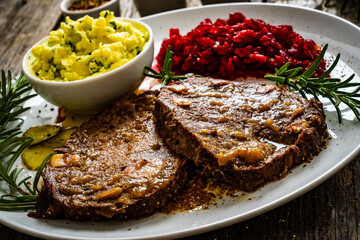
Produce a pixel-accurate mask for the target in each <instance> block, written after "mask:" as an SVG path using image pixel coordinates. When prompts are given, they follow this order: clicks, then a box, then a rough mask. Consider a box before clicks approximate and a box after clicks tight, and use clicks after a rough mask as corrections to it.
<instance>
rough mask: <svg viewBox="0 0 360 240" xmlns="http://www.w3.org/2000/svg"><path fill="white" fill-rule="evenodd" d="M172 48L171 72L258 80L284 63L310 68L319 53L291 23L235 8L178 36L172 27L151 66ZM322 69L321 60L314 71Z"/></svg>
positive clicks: (160, 63) (317, 47) (322, 70)
mask: <svg viewBox="0 0 360 240" xmlns="http://www.w3.org/2000/svg"><path fill="white" fill-rule="evenodd" d="M169 45H170V47H171V50H172V51H173V65H172V71H174V72H175V73H176V74H186V73H196V74H200V75H202V76H211V77H214V78H222V79H236V78H241V77H242V78H246V77H248V76H252V77H257V78H261V77H263V76H264V75H265V74H267V73H273V72H274V71H275V68H280V67H281V66H282V65H284V64H285V63H287V62H291V67H302V68H304V69H306V68H307V67H309V66H310V65H311V64H312V62H313V61H314V60H315V58H316V57H317V56H318V55H319V53H320V52H321V47H320V46H318V45H316V43H315V42H314V41H313V40H310V39H304V38H303V37H302V36H300V35H299V34H298V33H296V32H294V30H293V27H292V26H290V25H279V26H273V25H270V24H267V23H265V22H264V21H263V20H259V19H252V18H250V19H246V17H245V16H244V15H243V14H242V13H240V12H236V13H233V14H230V15H229V19H227V20H224V19H217V20H216V21H215V22H214V23H213V22H212V21H211V20H210V19H205V20H204V21H202V22H201V23H200V24H199V25H198V26H197V27H196V28H195V29H193V30H191V31H190V32H189V33H187V34H186V35H184V36H182V35H181V34H180V32H179V29H170V37H169V38H166V39H164V40H163V42H162V45H161V48H160V51H159V54H158V55H157V56H156V58H155V60H156V61H155V62H156V63H155V64H156V65H155V66H154V67H155V68H160V69H161V66H162V65H163V63H164V58H165V54H166V50H167V47H168V46H169ZM323 72H325V62H324V61H322V62H321V63H320V65H319V68H318V70H317V75H319V74H322V73H323Z"/></svg>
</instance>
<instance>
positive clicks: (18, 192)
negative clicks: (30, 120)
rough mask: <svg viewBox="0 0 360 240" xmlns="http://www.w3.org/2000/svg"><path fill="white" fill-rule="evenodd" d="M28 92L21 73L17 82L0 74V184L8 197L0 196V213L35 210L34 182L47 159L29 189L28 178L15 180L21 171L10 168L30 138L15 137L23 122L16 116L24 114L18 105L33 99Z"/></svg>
mask: <svg viewBox="0 0 360 240" xmlns="http://www.w3.org/2000/svg"><path fill="white" fill-rule="evenodd" d="M30 90H31V86H30V83H29V82H28V80H27V79H26V77H25V76H24V74H21V75H20V76H19V77H18V78H17V79H13V78H12V77H11V72H10V71H8V74H7V76H6V73H5V71H3V70H2V71H1V87H0V112H1V115H0V181H4V182H6V183H7V184H8V185H9V187H10V189H9V194H6V195H2V196H1V197H0V210H6V211H17V210H31V209H34V208H35V203H36V202H35V200H36V196H37V194H38V193H39V189H38V182H39V179H40V174H41V172H42V170H43V168H44V166H45V164H46V162H47V161H48V160H49V159H50V156H51V155H49V156H48V157H46V158H45V160H44V161H43V162H42V164H41V166H40V167H39V168H38V170H37V172H36V175H35V177H34V180H33V183H32V187H31V185H30V183H29V180H30V178H31V177H30V176H28V177H24V178H23V179H21V180H20V179H19V176H20V174H21V172H22V170H23V169H22V168H21V169H19V168H17V167H14V164H15V161H16V160H17V159H18V157H19V156H20V154H21V153H22V152H23V150H24V149H25V148H26V147H27V146H29V145H30V143H31V142H32V141H33V139H32V138H30V137H23V136H19V135H20V134H21V131H20V125H21V124H22V122H23V120H22V119H21V118H19V114H21V113H23V112H25V111H27V110H28V109H29V108H28V107H27V108H24V107H23V106H22V104H23V103H24V102H25V101H27V100H28V99H31V98H32V97H34V96H36V94H28V93H29V92H30ZM17 122H18V123H19V124H17V126H15V127H14V128H11V127H9V124H10V123H14V124H15V123H17Z"/></svg>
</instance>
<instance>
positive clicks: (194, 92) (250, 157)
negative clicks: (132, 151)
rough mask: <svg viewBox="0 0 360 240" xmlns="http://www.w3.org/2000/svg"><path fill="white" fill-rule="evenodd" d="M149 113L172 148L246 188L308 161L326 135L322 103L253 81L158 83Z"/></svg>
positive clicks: (262, 182) (207, 79)
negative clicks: (161, 84)
mask: <svg viewBox="0 0 360 240" xmlns="http://www.w3.org/2000/svg"><path fill="white" fill-rule="evenodd" d="M154 115H155V117H156V122H157V128H158V130H159V134H160V135H161V136H162V137H163V138H164V139H165V141H166V143H167V144H168V145H169V147H170V148H171V149H173V150H174V151H175V152H176V153H178V154H180V155H181V156H184V157H186V158H188V159H190V160H192V162H193V163H194V164H195V166H197V167H200V168H202V169H204V170H205V172H207V173H208V174H222V175H223V177H224V178H225V179H226V180H227V181H229V182H231V183H232V184H235V185H237V186H238V187H239V188H240V189H242V190H245V191H254V190H256V189H257V188H259V187H261V186H262V185H263V184H265V183H266V182H269V181H273V180H276V179H279V178H282V177H283V176H285V174H286V173H287V172H288V170H289V168H291V167H292V166H293V165H296V164H299V163H300V162H303V161H308V160H311V159H312V158H313V156H314V155H317V154H318V153H319V152H320V151H321V149H322V148H323V146H324V144H325V142H326V137H327V130H326V123H325V115H324V112H323V108H322V104H321V103H319V102H317V101H315V100H310V101H308V100H306V99H304V98H302V97H300V96H298V95H296V94H294V93H291V92H289V91H287V90H285V89H283V88H281V87H277V86H273V85H266V84H260V83H240V82H234V81H225V80H216V79H210V78H193V79H188V80H183V81H179V82H178V83H176V84H171V85H168V86H166V87H164V88H162V89H161V91H160V94H159V95H158V97H157V100H156V104H155V111H154Z"/></svg>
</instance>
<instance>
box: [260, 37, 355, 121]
mask: <svg viewBox="0 0 360 240" xmlns="http://www.w3.org/2000/svg"><path fill="white" fill-rule="evenodd" d="M327 47H328V45H327V44H326V45H325V46H324V48H323V49H322V51H321V53H320V54H319V56H318V57H317V58H316V59H315V61H314V63H313V64H312V65H311V66H310V67H309V68H308V69H307V70H306V71H305V72H303V73H301V74H299V72H300V71H301V70H302V68H301V67H298V68H293V69H288V67H289V66H290V65H291V63H286V64H285V65H283V66H282V67H281V68H279V69H276V70H275V74H273V75H265V78H266V79H268V80H271V81H273V82H275V83H276V85H284V86H285V87H286V88H287V89H288V90H289V91H298V92H299V93H300V94H301V95H302V96H303V97H304V98H307V96H306V94H311V95H313V96H314V98H316V99H317V100H319V98H318V96H322V97H324V98H328V99H329V100H330V102H331V103H332V104H333V105H334V107H335V109H336V112H337V114H338V119H339V123H341V122H342V115H341V111H340V107H339V105H340V103H345V104H346V105H347V106H349V108H350V109H351V110H352V111H353V112H354V114H355V116H356V118H357V119H358V120H360V112H359V109H360V99H358V98H359V97H360V94H359V91H360V83H355V82H351V80H352V79H353V78H354V77H355V74H352V75H351V76H350V77H348V78H347V79H346V80H344V81H341V79H339V78H331V77H328V76H329V74H330V72H331V71H332V70H333V69H334V68H335V66H336V64H337V63H338V61H339V59H340V53H339V54H338V55H337V56H336V58H335V60H334V62H333V63H332V64H331V66H330V67H329V69H328V70H327V71H326V72H325V73H323V74H322V75H321V76H320V77H313V76H314V75H315V70H316V69H317V67H318V66H319V64H320V62H321V60H322V59H323V57H324V55H325V52H326V49H327ZM350 87H357V88H356V89H354V90H353V91H352V92H346V91H342V90H340V89H344V88H350Z"/></svg>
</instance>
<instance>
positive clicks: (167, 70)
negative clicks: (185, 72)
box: [143, 46, 187, 85]
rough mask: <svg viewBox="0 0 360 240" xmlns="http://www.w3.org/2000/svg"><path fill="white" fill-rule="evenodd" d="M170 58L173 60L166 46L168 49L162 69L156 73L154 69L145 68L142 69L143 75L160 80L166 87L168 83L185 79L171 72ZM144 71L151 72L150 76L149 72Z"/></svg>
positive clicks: (169, 49)
mask: <svg viewBox="0 0 360 240" xmlns="http://www.w3.org/2000/svg"><path fill="white" fill-rule="evenodd" d="M172 58H173V56H172V51H171V48H170V46H168V49H167V51H166V55H165V59H164V66H163V69H162V70H160V69H159V72H157V71H155V70H154V69H152V68H151V67H148V66H146V67H145V68H144V73H143V74H144V75H145V76H148V77H152V78H156V79H161V83H162V84H163V85H167V84H168V83H169V82H174V81H176V80H179V79H187V77H186V76H175V73H174V72H172V71H171V67H172ZM145 70H147V71H149V72H151V73H152V74H150V73H149V72H146V71H145Z"/></svg>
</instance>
